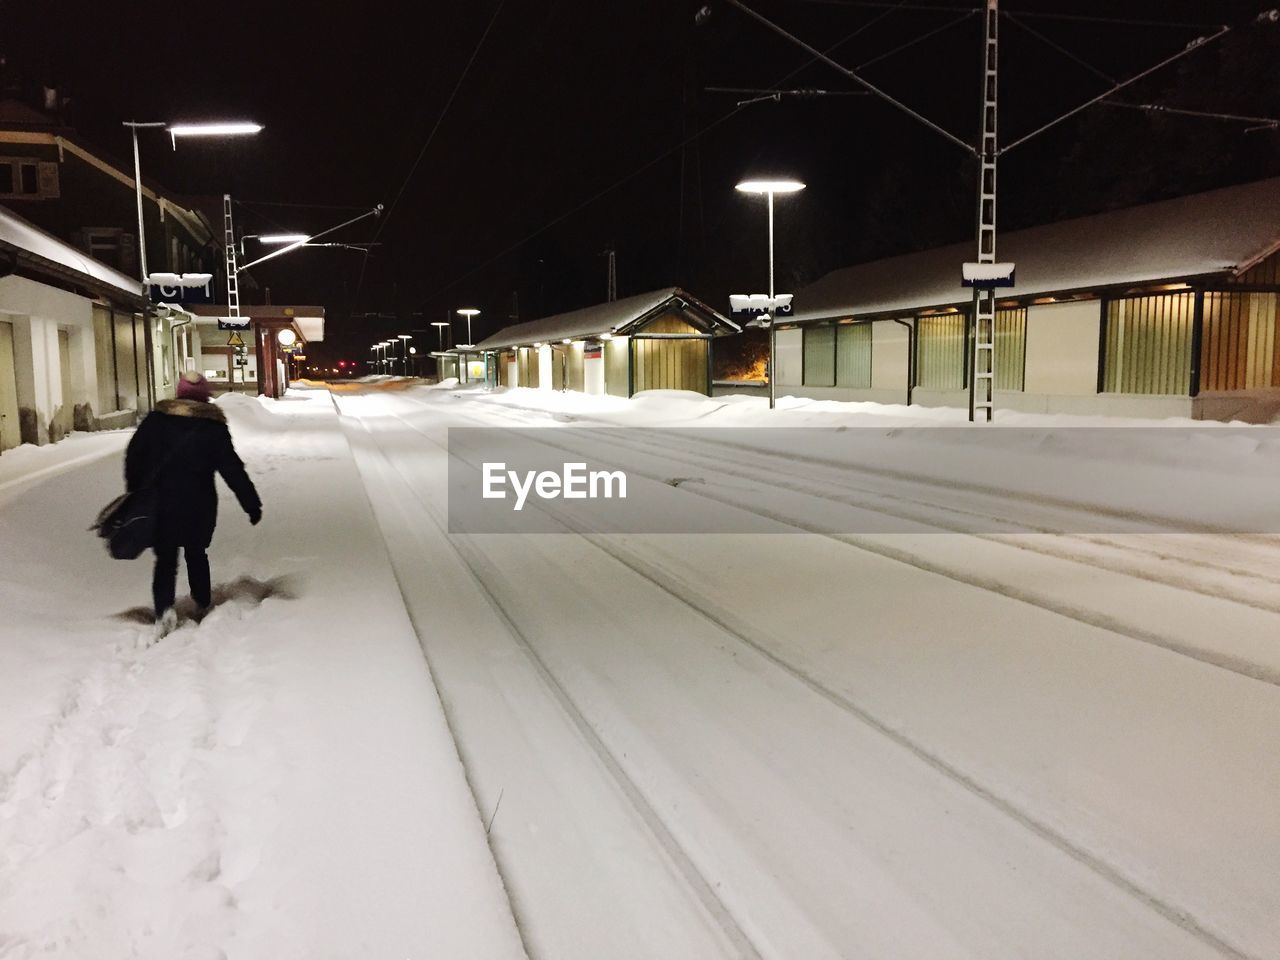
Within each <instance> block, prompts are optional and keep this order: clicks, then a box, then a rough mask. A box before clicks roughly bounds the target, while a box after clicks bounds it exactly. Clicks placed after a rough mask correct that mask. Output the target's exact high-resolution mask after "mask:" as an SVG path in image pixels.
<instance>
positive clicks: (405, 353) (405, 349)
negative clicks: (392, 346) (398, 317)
mask: <svg viewBox="0 0 1280 960" xmlns="http://www.w3.org/2000/svg"><path fill="white" fill-rule="evenodd" d="M396 339H397V340H399V341H400V371H401V373H403V374H404V375H405V376H406V377H407V376H408V375H409V341H410V340H412V339H413V334H411V333H400V334H397V335H396Z"/></svg>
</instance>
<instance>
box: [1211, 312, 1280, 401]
mask: <svg viewBox="0 0 1280 960" xmlns="http://www.w3.org/2000/svg"><path fill="white" fill-rule="evenodd" d="M1271 387H1280V297H1277V295H1276V294H1274V293H1254V292H1250V293H1227V292H1225V291H1223V292H1218V291H1209V292H1207V293H1205V295H1204V340H1203V346H1202V347H1201V353H1200V389H1201V390H1263V389H1268V388H1271Z"/></svg>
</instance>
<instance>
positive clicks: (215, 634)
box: [0, 394, 523, 960]
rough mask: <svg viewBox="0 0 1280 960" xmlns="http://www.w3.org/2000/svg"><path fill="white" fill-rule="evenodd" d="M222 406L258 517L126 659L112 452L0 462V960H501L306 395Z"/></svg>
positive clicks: (358, 507)
mask: <svg viewBox="0 0 1280 960" xmlns="http://www.w3.org/2000/svg"><path fill="white" fill-rule="evenodd" d="M222 402H223V405H224V407H225V408H226V409H227V411H228V413H229V414H230V419H231V424H232V430H233V434H234V437H235V440H236V443H237V446H238V449H239V450H240V453H241V455H242V456H243V457H244V459H245V460H246V462H247V464H248V466H249V472H250V474H251V475H252V476H253V479H254V482H255V483H256V484H257V485H258V488H259V490H260V492H261V494H262V497H263V500H264V501H265V503H266V510H265V518H264V520H263V522H262V523H261V524H260V525H259V526H258V527H250V526H249V524H248V521H247V520H246V519H245V518H244V516H243V515H242V514H240V513H239V511H238V509H237V508H236V506H235V502H234V498H231V497H229V496H227V495H225V491H224V496H223V498H222V500H223V502H222V516H221V523H220V526H219V529H218V533H217V536H216V537H215V541H214V547H213V550H212V551H211V560H212V566H213V573H214V582H215V585H216V586H215V593H216V599H217V600H218V605H217V607H216V609H215V610H214V612H213V613H212V614H211V615H210V616H209V617H208V618H207V619H205V620H204V622H203V623H201V624H200V625H199V626H195V625H193V624H191V623H188V624H187V625H184V626H183V627H181V628H180V629H179V630H178V631H177V632H176V633H174V634H172V635H171V636H170V637H168V638H167V639H166V640H165V641H163V642H162V643H161V644H158V645H156V646H153V647H150V648H149V649H146V648H143V649H140V648H139V641H140V640H145V639H146V638H147V637H148V636H149V634H150V627H149V625H147V624H146V623H145V622H144V621H145V619H146V617H147V613H148V611H147V606H148V605H149V583H150V580H149V577H150V569H149V564H148V563H147V562H146V561H144V560H139V561H135V562H132V563H122V562H119V561H113V560H111V559H110V558H108V556H107V555H106V553H105V551H103V550H102V548H101V546H100V545H99V544H98V543H97V542H96V541H95V540H94V538H93V536H92V535H91V534H89V533H87V532H86V530H85V528H86V527H87V526H88V524H89V522H90V521H91V520H92V518H93V515H94V514H95V513H96V511H97V509H98V508H99V507H100V506H101V505H102V504H103V503H104V502H105V501H106V500H108V499H110V498H111V497H112V496H114V495H115V493H116V492H118V490H119V488H120V486H121V479H120V478H121V461H120V456H119V455H120V454H121V453H122V451H123V448H124V444H125V442H126V440H127V435H124V434H112V435H104V436H100V437H87V438H79V437H74V438H72V439H71V440H69V441H67V442H65V443H62V444H58V445H57V446H55V447H52V448H45V449H40V450H30V449H21V450H19V451H17V452H18V453H19V454H21V456H20V457H14V458H13V460H12V461H11V459H10V454H8V453H6V454H5V455H4V458H3V459H4V463H3V464H2V465H0V484H5V485H4V486H0V544H3V552H4V558H3V567H2V572H0V608H2V609H3V611H4V615H3V617H2V618H0V705H2V706H0V957H4V958H5V960H11V958H28V957H37V956H39V957H45V956H59V957H77V958H81V957H83V958H86V960H87V958H94V960H115V958H126V957H128V958H133V957H138V958H157V960H159V958H165V960H176V958H192V960H195V958H199V960H205V958H222V957H226V958H241V957H245V958H248V957H253V958H259V957H261V958H266V957H335V958H336V957H357V956H359V957H392V958H403V957H434V956H450V957H462V956H467V957H486V958H487V957H494V958H505V957H518V956H523V951H522V948H521V945H520V941H519V937H518V934H517V932H516V929H515V926H514V924H513V922H512V917H511V914H510V910H509V908H508V905H507V899H506V896H505V893H504V891H503V888H502V884H501V880H500V878H499V876H498V874H497V872H496V870H495V869H494V865H493V860H492V857H491V856H490V854H489V850H488V847H487V846H486V843H485V835H484V829H483V826H482V824H481V820H480V817H479V814H478V812H477V811H476V809H475V806H474V801H473V799H472V795H471V793H470V791H469V790H468V788H467V785H466V781H465V776H464V771H463V769H462V767H461V765H460V763H459V761H458V757H457V751H456V748H455V746H454V744H453V741H452V738H451V737H450V735H449V732H448V728H447V726H446V724H445V722H444V716H443V712H442V710H441V707H440V702H439V699H438V697H437V695H436V692H435V688H434V686H433V682H432V678H431V676H430V674H429V672H428V671H427V669H426V667H425V664H424V662H423V658H422V655H421V652H420V648H419V647H418V643H417V638H416V636H415V634H414V632H413V630H412V627H411V626H410V624H409V622H408V619H407V617H406V616H405V613H404V607H403V604H402V603H401V600H400V595H399V591H398V590H397V588H396V583H395V580H394V578H393V576H392V573H391V569H390V565H389V562H388V557H387V553H386V549H385V547H384V545H383V542H382V539H381V537H380V536H379V535H378V532H377V529H376V527H375V526H374V524H373V521H372V516H371V513H370V509H369V504H368V499H367V496H366V494H365V492H364V489H363V487H362V485H361V484H360V481H359V477H358V475H357V473H356V471H355V469H354V466H353V464H352V461H351V454H350V452H349V450H348V448H347V445H346V441H345V440H344V439H343V436H342V434H341V432H340V431H339V430H338V428H337V424H336V420H335V417H334V414H333V408H332V405H331V404H330V402H329V399H328V396H327V394H317V395H311V396H308V397H305V398H303V397H291V398H289V399H288V400H286V401H283V402H280V403H278V404H274V405H272V409H271V412H267V410H266V409H264V407H263V406H262V405H260V404H259V403H257V402H256V401H252V400H248V399H246V398H241V397H232V398H227V399H224V400H223V401H222ZM82 448H83V450H82ZM11 463H12V466H10V464H11ZM20 468H27V469H29V471H30V473H31V475H32V476H33V477H35V478H37V482H34V483H26V484H24V483H22V482H20V481H19V480H18V478H17V472H18V471H19V469H20ZM6 470H9V471H13V472H14V474H15V475H14V476H8V477H7V481H6V479H5V478H6ZM182 585H183V582H182V581H180V587H181V586H182Z"/></svg>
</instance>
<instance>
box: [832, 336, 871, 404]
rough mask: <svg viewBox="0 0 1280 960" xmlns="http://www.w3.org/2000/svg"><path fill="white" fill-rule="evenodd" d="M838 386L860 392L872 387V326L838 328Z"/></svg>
mask: <svg viewBox="0 0 1280 960" xmlns="http://www.w3.org/2000/svg"><path fill="white" fill-rule="evenodd" d="M836 386H838V387H854V388H856V389H860V390H866V389H868V388H869V387H870V386H871V324H869V323H842V324H840V325H839V326H837V327H836Z"/></svg>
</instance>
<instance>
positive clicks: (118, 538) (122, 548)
mask: <svg viewBox="0 0 1280 960" xmlns="http://www.w3.org/2000/svg"><path fill="white" fill-rule="evenodd" d="M89 529H91V530H94V531H96V532H97V534H98V536H100V537H101V538H102V539H103V540H104V541H105V542H106V545H107V552H108V553H109V554H111V556H113V557H114V558H115V559H117V560H135V559H137V557H138V556H139V555H140V554H141V553H142V551H144V550H146V549H147V548H148V547H150V546H152V545H153V544H154V543H155V537H156V491H155V488H154V487H152V486H146V487H143V488H141V489H139V490H135V491H133V492H132V493H124V494H121V495H120V496H118V497H116V498H115V499H114V500H112V501H111V502H110V503H108V504H107V505H106V506H105V507H103V508H102V512H101V513H99V514H98V519H97V520H95V521H94V523H93V526H92V527H90V528H89Z"/></svg>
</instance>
